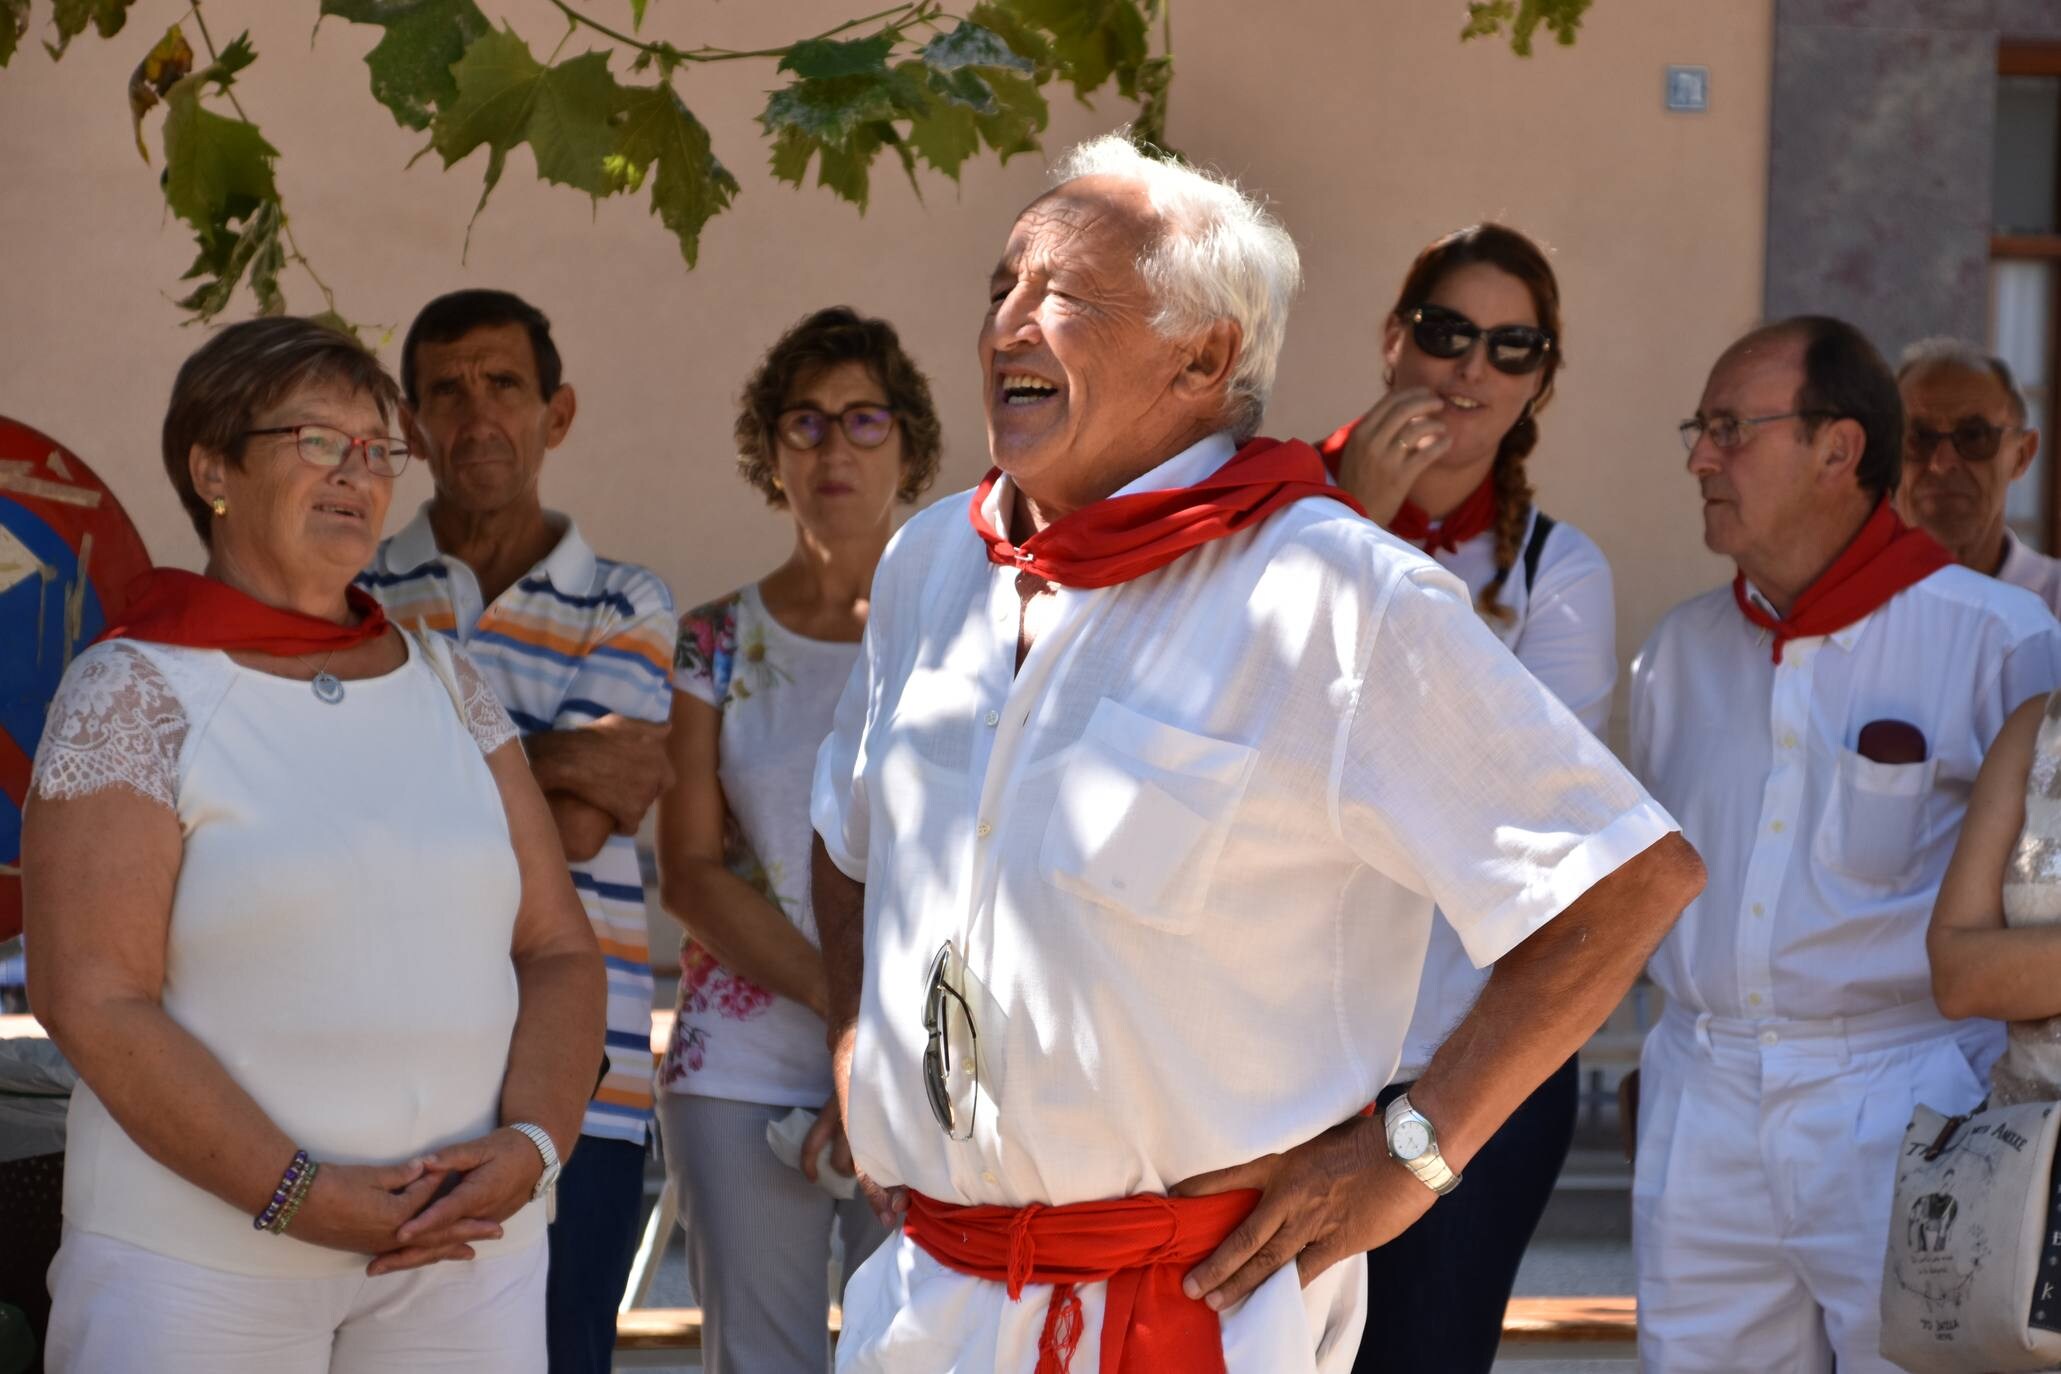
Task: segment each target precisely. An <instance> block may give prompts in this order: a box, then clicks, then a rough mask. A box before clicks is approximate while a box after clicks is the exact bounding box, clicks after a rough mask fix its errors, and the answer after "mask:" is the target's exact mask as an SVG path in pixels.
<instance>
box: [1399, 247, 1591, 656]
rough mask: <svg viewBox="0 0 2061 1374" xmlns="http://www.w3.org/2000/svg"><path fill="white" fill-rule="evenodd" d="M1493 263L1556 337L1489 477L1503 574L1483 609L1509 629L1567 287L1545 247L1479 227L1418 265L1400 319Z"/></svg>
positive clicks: (1479, 605)
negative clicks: (1449, 280)
mask: <svg viewBox="0 0 2061 1374" xmlns="http://www.w3.org/2000/svg"><path fill="white" fill-rule="evenodd" d="M1472 263H1486V264H1487V265H1488V266H1490V267H1494V268H1496V269H1497V270H1499V271H1502V272H1506V273H1508V274H1509V275H1511V276H1513V277H1515V278H1517V280H1519V281H1520V282H1523V283H1524V287H1525V289H1526V290H1527V291H1529V292H1530V293H1531V303H1532V310H1533V311H1534V312H1535V313H1536V314H1537V316H1538V327H1539V328H1540V329H1542V330H1544V331H1545V332H1546V333H1547V334H1549V335H1551V336H1552V338H1553V347H1552V348H1550V349H1548V350H1547V352H1546V358H1545V361H1544V362H1543V363H1542V364H1541V365H1540V369H1539V370H1540V373H1541V376H1540V379H1539V389H1538V393H1537V394H1536V395H1534V396H1533V397H1532V399H1531V400H1530V401H1528V402H1526V403H1525V407H1524V413H1523V414H1522V415H1520V416H1518V417H1517V423H1516V424H1514V425H1512V426H1510V430H1509V432H1508V433H1506V434H1505V435H1504V436H1503V439H1502V442H1501V443H1500V444H1498V445H1497V446H1496V462H1495V466H1494V467H1493V468H1491V469H1490V470H1489V479H1490V481H1491V483H1492V484H1493V490H1494V492H1495V498H1496V525H1495V530H1496V572H1495V576H1494V577H1492V578H1490V579H1489V582H1488V585H1487V586H1485V587H1483V588H1482V589H1481V596H1480V597H1479V598H1477V600H1476V602H1475V609H1476V610H1478V611H1480V612H1481V613H1482V614H1483V615H1485V616H1488V617H1490V618H1492V619H1494V620H1498V621H1502V622H1505V623H1507V622H1508V621H1509V620H1510V617H1511V614H1512V612H1511V611H1510V608H1509V607H1507V606H1505V605H1503V604H1502V600H1501V597H1502V594H1503V587H1504V584H1505V583H1507V582H1508V581H1509V580H1510V570H1511V569H1512V568H1514V567H1516V566H1517V560H1518V557H1519V555H1520V554H1521V553H1522V551H1523V548H1522V546H1523V543H1524V530H1525V526H1526V525H1527V524H1528V523H1530V520H1531V506H1532V496H1533V494H1534V493H1533V491H1532V485H1531V479H1530V478H1529V477H1528V476H1526V475H1525V471H1524V460H1525V459H1526V458H1527V457H1529V456H1530V455H1531V451H1532V450H1533V449H1534V448H1536V447H1538V442H1539V422H1538V412H1539V411H1541V410H1544V409H1545V408H1546V402H1547V401H1549V400H1551V399H1552V396H1553V378H1554V376H1555V375H1556V374H1557V373H1558V372H1559V371H1560V364H1561V362H1562V360H1563V358H1564V355H1565V350H1564V349H1563V348H1562V347H1561V343H1560V337H1561V335H1560V283H1559V281H1558V280H1557V279H1556V278H1555V277H1554V275H1553V267H1552V264H1551V263H1549V262H1547V261H1546V255H1545V254H1544V253H1543V252H1541V251H1540V249H1539V246H1538V245H1537V244H1535V243H1533V242H1532V241H1531V240H1530V239H1528V238H1526V237H1525V236H1524V235H1523V234H1520V233H1518V232H1517V231H1516V230H1515V229H1511V228H1507V227H1505V226H1504V225H1500V224H1474V225H1469V226H1468V227H1467V228H1465V229H1456V230H1454V231H1453V232H1452V233H1450V234H1447V235H1446V236H1445V237H1443V238H1440V239H1436V240H1434V241H1433V242H1432V243H1431V244H1430V246H1428V247H1427V248H1425V250H1424V251H1423V252H1421V253H1419V254H1418V255H1417V260H1416V261H1415V262H1413V263H1411V264H1410V270H1409V273H1408V274H1407V275H1406V276H1405V277H1404V278H1403V289H1402V291H1401V293H1400V294H1398V295H1397V297H1396V303H1395V312H1394V313H1395V318H1397V319H1399V320H1400V319H1402V318H1403V317H1405V316H1407V315H1408V314H1409V313H1410V312H1411V311H1412V310H1415V309H1416V308H1417V307H1418V306H1420V305H1424V304H1427V303H1428V302H1429V301H1430V300H1431V293H1432V292H1433V291H1435V290H1437V289H1438V284H1439V282H1440V281H1442V280H1444V278H1445V275H1446V274H1447V273H1448V272H1451V271H1452V270H1453V269H1454V268H1457V267H1466V266H1468V265H1470V264H1472Z"/></svg>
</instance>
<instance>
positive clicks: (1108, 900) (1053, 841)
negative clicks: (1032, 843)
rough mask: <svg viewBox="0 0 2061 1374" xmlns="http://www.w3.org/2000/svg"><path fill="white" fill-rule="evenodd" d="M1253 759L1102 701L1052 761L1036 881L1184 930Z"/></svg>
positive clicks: (1238, 748)
mask: <svg viewBox="0 0 2061 1374" xmlns="http://www.w3.org/2000/svg"><path fill="white" fill-rule="evenodd" d="M1257 757H1258V755H1257V752H1256V751H1255V750H1253V749H1250V748H1248V747H1246V746H1245V745H1242V744H1233V743H1230V742H1229V741H1226V740H1219V739H1212V738H1210V737H1209V736H1207V735H1198V734H1194V733H1192V732H1190V731H1187V730H1182V729H1179V728H1177V727H1175V726H1172V725H1165V724H1162V723H1161V722H1159V721H1156V720H1153V719H1151V718H1150V717H1148V716H1143V715H1140V714H1139V713H1138V712H1136V711H1133V710H1131V709H1130V708H1129V707H1127V706H1124V705H1122V704H1120V703H1118V702H1115V701H1112V700H1110V699H1108V698H1106V697H1105V698H1104V699H1103V700H1101V701H1100V702H1097V703H1096V706H1095V713H1094V715H1092V716H1091V717H1089V720H1088V728H1087V729H1086V730H1085V731H1084V732H1083V733H1082V735H1081V738H1080V740H1079V741H1078V742H1077V743H1075V744H1074V745H1073V746H1072V747H1071V748H1069V749H1068V750H1067V751H1066V753H1065V755H1064V756H1063V757H1062V759H1061V761H1060V773H1059V778H1058V781H1057V787H1056V790H1055V792H1054V795H1053V802H1052V812H1051V815H1050V817H1049V818H1048V819H1047V821H1046V823H1045V836H1044V841H1043V844H1042V846H1041V847H1040V850H1039V855H1038V869H1039V873H1040V875H1041V876H1042V877H1043V878H1044V880H1045V881H1046V882H1048V883H1050V884H1051V885H1052V886H1054V887H1056V888H1058V889H1059V890H1060V891H1062V892H1066V893H1069V894H1071V895H1073V896H1076V897H1081V898H1085V899H1086V900H1088V901H1091V902H1094V903H1096V904H1098V905H1101V906H1105V907H1113V908H1115V909H1117V910H1119V911H1121V912H1124V913H1125V914H1127V915H1129V916H1131V917H1133V918H1134V919H1136V920H1137V921H1138V922H1140V923H1141V924H1143V925H1147V926H1151V927H1153V928H1155V929H1158V930H1166V931H1174V932H1179V931H1185V930H1190V929H1192V928H1193V927H1194V925H1195V922H1196V919H1197V918H1198V917H1199V916H1200V915H1201V914H1202V905H1203V898H1204V896H1205V895H1206V894H1207V891H1208V887H1209V878H1210V873H1211V871H1212V870H1213V869H1214V868H1215V866H1216V860H1217V856H1218V854H1219V853H1221V852H1222V850H1223V847H1224V841H1225V839H1226V838H1227V837H1228V836H1229V835H1230V830H1231V822H1232V818H1233V815H1234V813H1235V812H1236V811H1237V809H1238V803H1239V801H1240V800H1241V799H1242V798H1243V797H1244V795H1245V786H1246V783H1247V781H1248V780H1249V779H1250V778H1251V776H1252V768H1253V762H1254V760H1255V759H1256V758H1257Z"/></svg>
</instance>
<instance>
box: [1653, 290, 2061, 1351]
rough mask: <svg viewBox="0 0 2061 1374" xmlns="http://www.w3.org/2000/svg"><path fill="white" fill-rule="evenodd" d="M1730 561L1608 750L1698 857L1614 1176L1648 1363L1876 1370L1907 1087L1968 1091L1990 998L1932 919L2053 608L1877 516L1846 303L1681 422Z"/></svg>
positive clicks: (1732, 354)
mask: <svg viewBox="0 0 2061 1374" xmlns="http://www.w3.org/2000/svg"><path fill="white" fill-rule="evenodd" d="M1682 433H1683V438H1684V440H1685V441H1686V442H1687V443H1688V444H1689V445H1690V454H1689V463H1688V467H1689V472H1690V474H1691V475H1692V476H1694V477H1695V478H1696V479H1697V482H1698V484H1699V486H1700V488H1701V491H1702V497H1703V523H1704V542H1705V543H1706V544H1707V545H1709V547H1710V548H1711V549H1712V550H1713V551H1714V552H1716V553H1719V554H1722V555H1725V556H1726V557H1729V558H1731V559H1732V560H1733V561H1734V562H1735V563H1736V565H1737V568H1738V575H1737V577H1736V578H1735V579H1734V581H1733V583H1732V585H1730V586H1728V587H1724V588H1720V589H1718V590H1715V591H1711V592H1708V593H1705V594H1704V595H1702V596H1699V597H1696V598H1695V599H1693V600H1691V601H1688V602H1685V603H1684V604H1682V605H1680V606H1677V607H1676V608H1675V609H1674V610H1672V611H1670V612H1669V613H1668V614H1667V615H1666V616H1665V617H1664V618H1663V619H1662V621H1661V623H1660V625H1659V626H1658V627H1657V628H1656V629H1655V630H1654V632H1653V635H1652V637H1651V638H1650V639H1649V640H1648V641H1647V643H1646V645H1645V647H1644V648H1643V649H1642V650H1641V651H1640V654H1639V656H1638V658H1637V660H1636V661H1635V662H1634V663H1633V666H1632V697H1631V711H1632V741H1631V744H1632V751H1631V759H1632V767H1633V771H1634V772H1636V773H1637V774H1638V775H1639V777H1640V778H1641V779H1642V780H1644V781H1645V783H1646V785H1647V786H1648V787H1650V788H1651V789H1652V791H1653V795H1654V796H1655V797H1657V798H1658V799H1659V800H1660V801H1661V803H1662V804H1663V805H1665V806H1667V807H1668V808H1669V809H1670V810H1671V811H1672V812H1673V813H1674V814H1675V815H1676V816H1677V817H1678V818H1679V819H1680V820H1681V823H1682V830H1683V833H1684V834H1685V835H1686V836H1687V837H1688V839H1689V840H1690V842H1691V843H1693V844H1694V845H1695V846H1696V847H1697V849H1698V850H1699V851H1700V852H1701V853H1702V854H1703V856H1704V859H1705V862H1706V863H1707V864H1708V865H1709V869H1710V884H1709V886H1708V887H1707V888H1706V889H1705V890H1704V892H1703V895H1702V896H1701V897H1699V898H1698V899H1697V900H1696V901H1695V902H1693V903H1692V904H1691V905H1690V907H1689V909H1688V911H1687V913H1686V914H1685V915H1684V916H1683V918H1682V920H1681V922H1680V924H1679V925H1677V926H1676V927H1675V929H1674V931H1673V932H1672V933H1671V934H1670V935H1669V936H1668V938H1667V940H1666V941H1665V943H1663V944H1662V945H1661V947H1660V950H1659V952H1658V953H1657V954H1656V955H1655V956H1654V959H1653V963H1652V973H1653V977H1654V980H1655V981H1656V982H1657V983H1658V984H1659V985H1660V987H1661V989H1662V990H1663V991H1664V992H1665V994H1666V996H1667V1009H1666V1011H1665V1013H1664V1014H1663V1016H1662V1018H1661V1021H1660V1023H1659V1025H1658V1026H1657V1027H1656V1028H1655V1029H1654V1031H1653V1032H1652V1034H1651V1035H1650V1036H1649V1037H1648V1039H1647V1042H1646V1046H1645V1050H1644V1054H1643V1056H1642V1061H1641V1079H1642V1092H1641V1099H1642V1100H1641V1102H1640V1107H1639V1137H1638V1154H1637V1168H1636V1175H1635V1178H1634V1183H1633V1191H1632V1228H1633V1245H1634V1250H1635V1253H1636V1258H1637V1267H1638V1276H1639V1278H1638V1284H1639V1292H1638V1298H1639V1348H1640V1362H1641V1367H1642V1368H1643V1369H1644V1370H1645V1371H1647V1374H1695V1372H1702V1371H1708V1372H1709V1374H1718V1372H1719V1371H1723V1372H1724V1374H1736V1371H1738V1370H1742V1369H1767V1370H1782V1371H1784V1374H1819V1372H1821V1371H1826V1370H1829V1369H1831V1368H1832V1367H1833V1362H1834V1360H1835V1359H1836V1361H1837V1367H1838V1370H1839V1374H1863V1372H1865V1371H1889V1370H1891V1369H1893V1368H1894V1366H1892V1365H1890V1364H1888V1363H1887V1362H1886V1361H1885V1360H1883V1358H1882V1357H1881V1356H1880V1355H1879V1354H1878V1353H1877V1343H1878V1336H1879V1321H1878V1316H1877V1307H1878V1303H1879V1299H1880V1285H1881V1276H1882V1255H1883V1246H1884V1243H1885V1241H1886V1239H1887V1237H1888V1234H1889V1211H1890V1196H1891V1184H1892V1173H1893V1170H1894V1164H1895V1155H1896V1149H1897V1146H1898V1144H1899V1143H1900V1141H1901V1138H1902V1135H1903V1130H1904V1126H1905V1123H1906V1122H1908V1121H1909V1120H1910V1109H1911V1107H1912V1106H1913V1105H1914V1104H1916V1103H1919V1102H1924V1103H1926V1104H1928V1105H1930V1106H1932V1107H1934V1108H1936V1109H1938V1110H1940V1111H1943V1112H1950V1113H1951V1112H1961V1111H1966V1110H1968V1109H1969V1108H1970V1107H1972V1106H1973V1105H1974V1104H1975V1103H1976V1102H1977V1101H1979V1100H1980V1099H1981V1098H1982V1096H1983V1087H1982V1083H1983V1079H1982V1077H1981V1072H1982V1070H1983V1069H1984V1068H1986V1065H1987V1061H1988V1060H1989V1059H1990V1058H1992V1057H1994V1054H1995V1052H1996V1049H1997V1047H1998V1037H1997V1027H1996V1026H1995V1025H1994V1024H1993V1023H1989V1022H1961V1023H1954V1022H1950V1021H1947V1020H1946V1019H1944V1018H1943V1017H1942V1016H1941V1015H1940V1012H1939V1009H1938V1007H1937V1006H1935V1005H1934V1003H1933V1001H1932V993H1931V981H1930V975H1929V970H1928V967H1927V963H1926V957H1925V931H1926V924H1927V920H1928V918H1929V916H1930V914H1931V911H1932V904H1933V899H1934V896H1935V895H1936V893H1937V891H1938V888H1939V883H1940V879H1941V877H1942V875H1943V874H1944V872H1945V870H1946V865H1947V860H1948V858H1949V857H1950V856H1951V854H1952V852H1953V848H1954V840H1955V836H1956V834H1957V833H1958V831H1959V829H1960V826H1961V818H1962V815H1963V813H1964V811H1965V810H1966V807H1967V801H1968V791H1969V787H1970V786H1971V784H1972V783H1973V782H1974V779H1975V774H1976V771H1977V770H1978V768H1980V766H1981V764H1982V759H1983V755H1984V753H1985V752H1986V751H1987V750H1988V749H1989V746H1990V742H1991V741H1992V740H1993V739H1994V738H1995V737H1996V734H1997V731H1998V730H1999V729H2000V728H2001V727H2002V726H2003V723H2004V721H2005V719H2006V718H2007V717H2008V716H2009V715H2010V714H2011V711H2012V709H2013V708H2015V707H2016V706H2017V705H2018V704H2019V703H2021V702H2023V701H2024V700H2025V699H2026V698H2028V697H2031V696H2035V695H2037V694H2039V693H2042V692H2046V691H2048V690H2049V689H2051V688H2052V687H2054V686H2055V684H2056V682H2057V681H2061V626H2057V625H2056V623H2055V621H2054V618H2053V617H2052V616H2051V615H2049V614H2048V613H2047V612H2046V611H2045V609H2044V608H2042V607H2041V606H2040V605H2039V603H2038V602H2037V601H2036V600H2035V599H2034V598H2033V597H2032V596H2030V595H2029V594H2027V593H2026V592H2024V591H2022V590H2020V589H2018V588H2015V587H2007V586H2005V585H2003V584H2002V583H1999V582H1996V581H1994V580H1992V579H1990V578H1987V577H1983V576H1980V575H1978V574H1976V573H1974V572H1971V571H1969V570H1968V569H1966V568H1961V567H1955V566H1953V562H1952V558H1951V556H1950V555H1949V554H1948V553H1947V551H1946V550H1945V549H1943V548H1941V547H1940V546H1939V545H1938V544H1937V543H1936V542H1934V541H1933V540H1931V539H1930V538H1929V537H1927V536H1926V535H1924V534H1922V533H1921V532H1918V531H1915V530H1912V529H1910V528H1908V527H1907V526H1905V525H1904V524H1903V523H1902V521H1901V520H1899V519H1898V518H1897V516H1896V514H1895V513H1894V511H1893V509H1892V506H1891V498H1892V496H1893V494H1894V492H1895V490H1896V486H1897V480H1898V476H1899V471H1898V469H1899V462H1900V457H1901V455H1902V452H1903V429H1902V415H1901V407H1900V405H1899V402H1898V398H1897V392H1896V385H1895V381H1894V379H1893V378H1892V377H1891V376H1890V373H1889V369H1888V367H1887V365H1886V364H1885V363H1883V361H1882V359H1881V357H1880V355H1879V354H1877V353H1876V352H1875V350H1874V348H1873V347H1871V346H1870V345H1869V344H1868V342H1867V340H1866V339H1865V338H1863V337H1862V336H1861V335H1860V333H1859V332H1858V331H1856V330H1855V329H1854V328H1853V327H1852V326H1851V325H1847V324H1844V323H1842V322H1840V321H1837V320H1831V319H1826V318H1823V317H1802V318H1799V319H1795V320H1789V321H1785V322H1783V323H1780V324H1776V325H1771V326H1768V327H1766V328H1763V329H1760V330H1756V331H1755V332H1754V333H1752V334H1750V335H1748V336H1747V337H1746V338H1745V339H1743V340H1741V341H1740V342H1739V343H1737V344H1735V345H1733V346H1732V348H1731V349H1730V350H1728V351H1727V352H1726V353H1725V355H1724V356H1723V357H1722V358H1720V359H1719V361H1718V363H1717V366H1716V368H1715V369H1714V370H1713V371H1712V372H1711V375H1710V380H1709V383H1708V385H1707V386H1706V387H1705V389H1704V393H1703V399H1702V402H1701V405H1700V406H1699V408H1698V410H1697V412H1696V416H1695V418H1694V419H1692V420H1689V421H1687V422H1685V423H1684V424H1683V426H1682Z"/></svg>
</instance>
